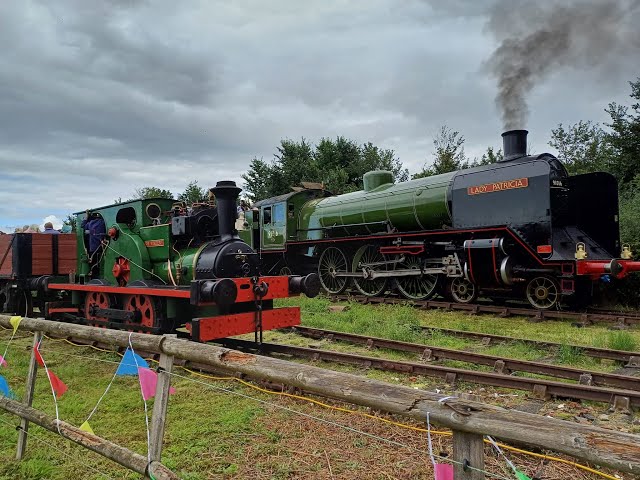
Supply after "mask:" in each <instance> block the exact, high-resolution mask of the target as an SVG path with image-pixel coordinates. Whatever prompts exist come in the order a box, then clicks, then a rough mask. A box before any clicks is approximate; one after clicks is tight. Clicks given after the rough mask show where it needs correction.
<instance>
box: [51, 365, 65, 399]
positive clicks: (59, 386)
mask: <svg viewBox="0 0 640 480" xmlns="http://www.w3.org/2000/svg"><path fill="white" fill-rule="evenodd" d="M47 373H48V374H49V382H51V388H53V391H54V392H56V397H57V398H60V397H61V396H62V395H64V392H66V391H67V388H68V387H67V386H66V385H65V384H64V382H63V381H62V380H60V379H59V378H58V376H57V375H56V374H55V373H53V372H52V371H51V370H49V371H48V372H47Z"/></svg>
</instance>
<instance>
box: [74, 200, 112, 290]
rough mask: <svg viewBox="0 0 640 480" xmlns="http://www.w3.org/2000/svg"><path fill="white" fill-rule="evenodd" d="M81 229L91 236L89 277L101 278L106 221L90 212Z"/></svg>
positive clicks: (87, 213)
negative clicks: (101, 259) (100, 266)
mask: <svg viewBox="0 0 640 480" xmlns="http://www.w3.org/2000/svg"><path fill="white" fill-rule="evenodd" d="M80 227H81V228H82V229H83V230H84V233H85V234H86V235H89V250H88V251H87V253H88V256H89V275H90V276H91V278H97V277H98V276H100V268H99V265H100V258H101V253H102V250H103V248H104V247H103V245H102V240H103V239H104V237H105V236H106V234H107V230H106V227H105V224H104V220H103V219H102V217H101V216H100V215H98V214H97V213H94V214H91V213H90V212H89V210H87V212H86V213H85V218H84V220H82V223H81V224H80Z"/></svg>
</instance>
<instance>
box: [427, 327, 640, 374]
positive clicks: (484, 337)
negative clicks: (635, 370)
mask: <svg viewBox="0 0 640 480" xmlns="http://www.w3.org/2000/svg"><path fill="white" fill-rule="evenodd" d="M420 328H422V330H423V331H424V332H427V333H432V332H437V333H441V334H444V335H451V336H454V337H459V338H467V339H471V340H477V341H480V342H482V343H483V344H484V345H490V344H492V343H522V344H526V345H530V346H532V347H535V348H540V349H544V348H550V349H554V350H558V349H560V348H562V347H565V348H566V347H568V348H571V349H572V350H574V351H579V352H580V353H581V354H582V355H585V356H587V357H592V358H599V359H605V360H615V361H617V362H623V363H626V364H628V365H627V366H629V367H640V352H628V351H625V350H612V349H608V348H598V347H586V346H583V345H570V344H563V343H554V342H544V341H539V340H530V339H527V338H518V337H507V336H504V335H493V334H490V333H480V332H467V331H465V330H451V329H448V328H438V327H428V326H422V327H420Z"/></svg>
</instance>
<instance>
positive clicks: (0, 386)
mask: <svg viewBox="0 0 640 480" xmlns="http://www.w3.org/2000/svg"><path fill="white" fill-rule="evenodd" d="M0 393H2V395H4V396H5V397H9V398H13V392H12V391H11V389H10V388H9V384H8V383H7V381H6V380H5V378H4V377H3V376H2V375H0Z"/></svg>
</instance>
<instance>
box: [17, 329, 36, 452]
mask: <svg viewBox="0 0 640 480" xmlns="http://www.w3.org/2000/svg"><path fill="white" fill-rule="evenodd" d="M41 340H42V332H34V334H33V348H32V349H31V359H30V360H29V372H28V373H27V387H26V391H25V394H24V401H23V403H24V404H25V405H27V406H28V407H30V406H31V403H32V402H33V392H34V390H35V386H36V374H37V373H38V363H37V362H36V352H35V351H34V349H35V348H37V346H38V344H39V343H40V341H41ZM19 428H20V430H19V431H18V450H17V452H16V460H22V457H23V456H24V452H25V450H26V449H27V432H28V430H29V420H27V419H25V418H21V419H20V427H19Z"/></svg>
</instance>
